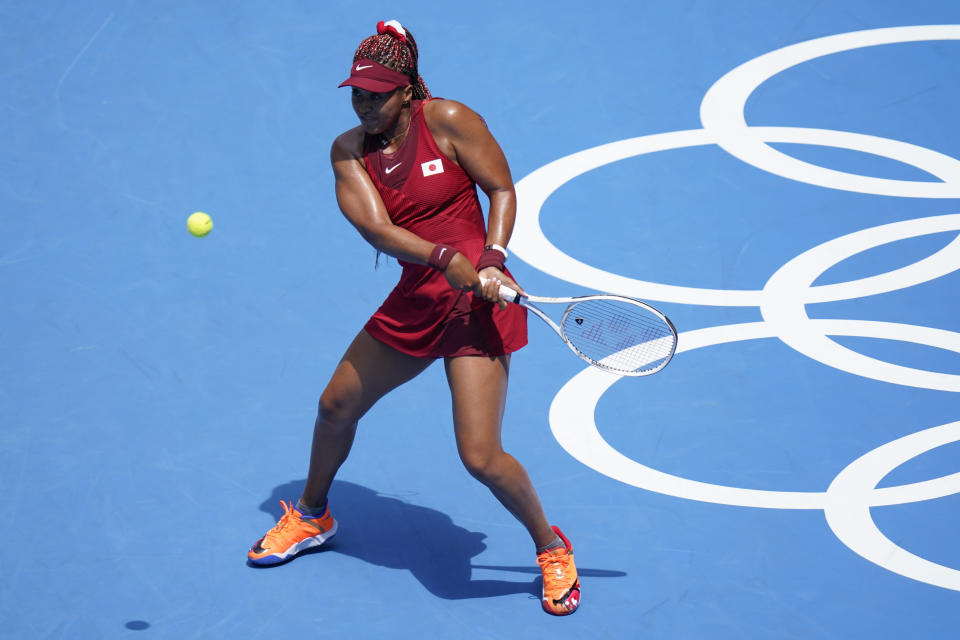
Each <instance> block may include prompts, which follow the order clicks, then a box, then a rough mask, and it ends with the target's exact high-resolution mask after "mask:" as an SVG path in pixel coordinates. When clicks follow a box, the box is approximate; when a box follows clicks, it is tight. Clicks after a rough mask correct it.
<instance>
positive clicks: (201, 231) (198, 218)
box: [187, 211, 213, 238]
mask: <svg viewBox="0 0 960 640" xmlns="http://www.w3.org/2000/svg"><path fill="white" fill-rule="evenodd" d="M187 229H188V230H189V231H190V233H192V234H193V235H195V236H197V237H198V238H202V237H203V236H205V235H207V234H208V233H210V230H211V229H213V220H211V219H210V216H208V215H207V214H205V213H203V212H202V211H197V212H196V213H194V214H193V215H191V216H190V217H189V218H187Z"/></svg>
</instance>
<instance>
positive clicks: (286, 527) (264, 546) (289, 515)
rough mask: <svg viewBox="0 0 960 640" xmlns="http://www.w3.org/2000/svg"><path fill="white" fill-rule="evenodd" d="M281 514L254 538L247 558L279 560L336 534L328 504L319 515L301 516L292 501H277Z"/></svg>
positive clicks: (256, 562) (286, 558)
mask: <svg viewBox="0 0 960 640" xmlns="http://www.w3.org/2000/svg"><path fill="white" fill-rule="evenodd" d="M280 505H281V506H282V507H283V517H281V518H280V522H278V523H277V524H276V525H275V526H274V527H273V529H270V531H267V535H265V536H263V537H262V538H260V539H259V540H257V541H256V542H255V543H254V545H253V547H251V548H250V551H248V552H247V558H248V559H249V560H250V562H252V563H254V564H264V565H269V564H279V563H281V562H284V561H286V560H289V559H290V558H292V557H293V556H295V555H297V554H298V553H300V552H301V551H304V550H305V549H310V548H312V547H319V546H320V545H321V544H323V543H324V542H326V541H327V540H329V539H330V538H332V537H333V536H335V535H336V534H337V521H336V520H334V519H333V516H331V515H330V507H329V506H328V507H327V508H326V509H325V510H324V512H323V515H322V516H320V517H319V518H309V517H304V516H303V514H301V513H300V512H299V511H297V510H296V509H294V508H293V503H292V502H284V501H283V500H281V501H280Z"/></svg>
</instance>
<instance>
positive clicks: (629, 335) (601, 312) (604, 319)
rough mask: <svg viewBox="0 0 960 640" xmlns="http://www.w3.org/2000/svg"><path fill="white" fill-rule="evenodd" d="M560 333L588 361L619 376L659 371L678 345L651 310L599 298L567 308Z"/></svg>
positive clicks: (667, 327) (664, 322) (665, 323)
mask: <svg viewBox="0 0 960 640" xmlns="http://www.w3.org/2000/svg"><path fill="white" fill-rule="evenodd" d="M563 332H564V337H565V338H566V340H567V341H568V342H569V343H570V345H571V346H573V347H574V348H575V349H576V350H577V351H578V352H579V353H580V354H581V355H582V356H583V357H585V358H586V359H588V360H589V361H590V362H592V363H594V364H596V365H599V366H601V367H603V368H605V369H609V370H611V371H617V372H622V373H639V372H647V371H653V370H656V369H659V368H660V367H662V366H663V365H664V364H666V361H667V360H669V359H670V358H671V357H672V356H673V352H674V349H675V348H676V342H677V336H676V332H675V331H674V330H673V328H672V327H671V326H670V325H669V324H668V323H667V322H666V321H665V320H664V319H663V318H661V317H660V316H659V315H657V314H656V313H654V312H653V311H651V310H649V309H647V308H645V307H643V306H641V305H637V304H633V303H630V302H627V301H624V300H608V299H602V298H601V299H594V300H584V301H581V302H577V303H574V304H572V305H570V307H568V308H567V312H566V314H565V317H564V320H563Z"/></svg>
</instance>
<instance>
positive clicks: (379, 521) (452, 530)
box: [260, 480, 627, 600]
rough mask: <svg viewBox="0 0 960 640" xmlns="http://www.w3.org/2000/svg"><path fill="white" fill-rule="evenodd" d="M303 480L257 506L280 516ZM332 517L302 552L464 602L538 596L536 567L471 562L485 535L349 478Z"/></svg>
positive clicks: (334, 498) (334, 491)
mask: <svg viewBox="0 0 960 640" xmlns="http://www.w3.org/2000/svg"><path fill="white" fill-rule="evenodd" d="M304 483H305V480H298V481H293V482H288V483H287V484H283V485H280V486H278V487H276V488H274V490H273V492H272V494H271V496H270V498H268V499H267V500H266V501H264V502H263V503H262V504H261V505H260V510H261V511H265V512H266V513H269V514H270V515H271V516H272V517H273V518H274V519H277V520H278V519H279V518H280V516H282V515H283V510H282V508H281V507H280V501H281V500H291V499H293V500H295V499H296V496H299V495H300V494H301V493H302V492H303V486H304ZM330 504H331V507H332V508H333V515H334V517H335V518H336V519H337V522H338V523H339V524H340V531H339V532H338V534H337V536H336V537H334V538H333V539H332V540H330V542H328V543H327V544H325V545H323V546H322V547H320V548H319V549H315V550H311V551H307V552H305V553H303V554H301V556H306V555H315V554H323V553H342V554H346V555H348V556H351V557H354V558H358V559H360V560H363V561H364V562H369V563H370V564H375V565H378V566H381V567H389V568H391V569H406V570H408V571H410V573H411V574H413V576H414V577H415V578H416V579H417V580H418V581H419V582H420V584H422V585H423V586H424V588H426V589H427V591H429V592H430V593H432V594H433V595H435V596H437V597H438V598H444V599H447V600H462V599H468V598H490V597H494V596H503V595H510V594H517V593H527V594H530V595H531V596H534V597H537V598H539V597H540V569H539V568H538V567H537V566H536V564H535V563H534V562H533V558H532V557H531V564H530V566H529V567H508V566H490V565H474V564H472V563H471V562H470V560H471V558H473V557H474V556H477V555H479V554H480V553H482V552H483V551H484V550H485V549H486V548H487V546H486V545H485V544H484V543H483V540H484V538H486V537H487V536H486V535H485V534H483V533H480V532H477V531H468V530H467V529H464V528H463V527H459V526H457V525H455V524H454V523H453V521H452V520H451V519H450V516H448V515H446V514H444V513H441V512H439V511H436V510H434V509H429V508H427V507H421V506H418V505H414V504H410V503H408V502H404V501H403V500H401V499H399V498H395V497H391V496H388V495H383V494H380V493H377V492H376V491H373V490H372V489H368V488H366V487H363V486H360V485H358V484H354V483H352V482H343V481H334V483H333V486H332V487H331V489H330ZM473 569H486V570H494V571H506V572H515V573H520V574H529V575H530V576H531V577H530V579H529V580H527V581H520V582H514V581H509V580H474V579H472V578H471V572H472V570H473ZM579 573H580V575H582V576H590V577H607V578H613V577H624V576H626V575H627V574H626V573H624V572H623V571H608V570H597V569H587V570H583V569H581V570H580V571H579Z"/></svg>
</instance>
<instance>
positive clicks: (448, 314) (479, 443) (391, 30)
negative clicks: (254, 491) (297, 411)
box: [248, 20, 580, 615]
mask: <svg viewBox="0 0 960 640" xmlns="http://www.w3.org/2000/svg"><path fill="white" fill-rule="evenodd" d="M417 60H418V51H417V44H416V41H415V40H414V38H413V35H412V34H411V33H410V32H409V31H407V30H406V29H404V27H403V26H402V25H401V24H400V23H399V22H396V21H393V20H391V21H389V22H381V23H379V24H378V25H377V34H376V35H373V36H370V37H369V38H366V39H365V40H364V41H363V42H361V43H360V46H359V47H358V49H357V51H356V53H355V54H354V56H353V64H352V65H351V67H350V77H349V78H348V79H347V80H346V81H344V82H343V83H342V84H341V85H340V86H341V87H343V86H347V87H350V88H351V91H352V101H353V109H354V111H355V112H356V114H357V116H358V117H359V118H360V126H358V127H355V128H353V129H351V130H349V131H347V132H346V133H344V134H342V135H341V136H339V137H338V138H337V139H336V141H335V142H334V143H333V148H332V150H331V154H330V155H331V161H332V164H333V171H334V175H335V178H336V194H337V202H338V203H339V205H340V209H341V210H342V211H343V214H344V216H346V218H347V220H349V221H350V223H351V224H353V226H354V227H356V229H357V231H359V232H360V235H362V236H363V238H364V239H365V240H366V241H367V242H369V243H370V244H371V245H373V246H374V247H375V248H376V249H377V251H378V252H383V253H386V254H388V255H390V256H393V257H395V258H397V259H398V260H399V262H400V264H401V265H402V267H403V271H402V273H401V275H400V281H399V283H398V284H397V286H396V287H395V288H394V289H393V291H392V292H391V293H390V295H389V296H388V297H387V299H386V301H384V303H383V305H382V306H381V307H380V308H379V310H377V312H376V313H374V314H373V316H372V317H371V318H370V320H369V321H368V322H367V324H366V325H365V326H364V328H363V330H362V331H360V333H359V334H358V335H357V337H356V338H355V339H354V341H353V343H352V344H351V345H350V346H349V347H348V348H347V351H346V353H345V354H344V356H343V359H342V360H341V361H340V363H339V364H338V365H337V367H336V369H335V371H334V372H333V376H332V378H331V380H330V382H329V384H328V385H327V387H326V389H325V390H324V391H323V394H322V395H321V397H320V403H319V410H318V414H317V420H316V424H315V426H314V432H313V446H312V449H311V456H310V468H309V473H308V476H307V482H306V486H305V487H304V491H303V495H302V496H300V499H299V500H298V502H297V504H296V505H293V504H290V503H283V508H284V515H283V517H281V518H280V521H279V522H278V523H277V524H276V526H274V527H273V528H272V529H270V531H268V532H267V534H266V535H265V536H263V537H262V538H260V539H259V540H258V541H257V542H256V543H255V544H254V545H253V547H252V548H251V549H250V551H249V553H248V558H249V560H250V562H252V563H255V564H260V565H269V564H277V563H280V562H284V561H286V560H288V559H290V558H292V557H293V556H295V555H296V554H297V553H299V552H301V551H303V550H305V549H308V548H311V547H316V546H319V545H321V544H323V542H324V541H326V540H328V539H330V538H331V537H332V536H333V535H335V534H336V531H337V523H336V521H335V520H334V518H333V516H332V515H331V513H330V507H329V506H328V504H327V491H328V490H329V489H330V485H331V483H332V482H333V478H334V475H335V474H336V472H337V470H338V469H339V468H340V465H341V464H343V462H344V460H346V458H347V455H348V453H349V452H350V447H351V445H352V444H353V439H354V435H355V433H356V429H357V421H358V420H359V419H360V418H361V417H362V416H363V415H364V414H365V413H366V412H367V410H368V409H370V407H372V406H373V404H374V403H375V402H376V401H377V400H379V399H380V398H381V397H382V396H383V395H384V394H386V393H387V392H389V391H390V390H392V389H394V388H396V387H398V386H399V385H401V384H403V383H405V382H407V381H409V380H411V379H412V378H414V377H415V376H417V375H418V374H419V373H420V372H422V371H423V370H424V369H426V368H427V367H428V366H429V365H430V364H431V363H432V362H433V361H434V360H436V359H438V358H443V361H444V367H445V370H446V375H447V381H448V383H449V387H450V393H451V395H452V398H453V428H454V433H455V436H456V442H457V449H458V452H459V454H460V459H461V460H462V461H463V464H464V466H465V467H466V469H467V471H469V473H470V474H471V475H472V476H474V477H475V478H476V479H478V480H479V481H480V482H482V483H483V484H484V485H486V486H487V487H488V488H489V489H490V491H491V492H492V493H493V495H494V496H496V498H497V499H498V500H499V501H500V502H501V503H502V504H503V506H504V507H506V508H507V510H508V511H510V513H512V514H513V515H514V516H515V517H516V518H517V519H518V520H519V521H520V522H521V523H522V524H523V525H524V526H525V527H526V529H527V531H528V532H529V533H530V536H531V538H532V539H533V543H534V545H535V546H536V552H537V563H538V564H539V565H540V567H541V569H542V572H543V599H542V604H543V608H544V609H545V610H546V611H547V612H548V613H552V614H556V615H566V614H569V613H572V612H573V611H575V610H576V609H577V607H578V606H579V603H580V582H579V580H578V578H577V570H576V567H575V565H574V561H573V547H572V546H571V544H570V541H569V540H568V539H567V538H566V537H565V536H564V535H563V533H562V532H561V531H560V529H559V528H557V527H555V526H554V527H551V526H550V524H549V523H548V521H547V518H546V516H545V515H544V512H543V508H542V507H541V504H540V499H539V497H538V496H537V492H536V490H535V489H534V488H533V485H532V484H531V482H530V478H529V476H528V475H527V472H526V471H525V470H524V468H523V467H522V466H521V465H520V463H519V462H517V460H516V459H514V458H513V456H511V455H510V454H508V453H506V452H504V450H503V448H502V444H501V438H500V432H501V422H502V418H503V412H504V405H505V402H506V395H507V377H508V371H509V368H510V354H511V353H512V352H514V351H516V350H517V349H520V348H521V347H523V346H524V345H525V344H526V343H527V327H526V310H525V309H523V308H522V307H520V306H519V305H507V303H506V302H504V301H503V300H501V299H500V296H499V286H500V284H501V283H502V284H506V285H507V286H509V287H511V288H514V289H516V290H518V291H522V289H521V288H520V287H519V286H518V285H517V283H516V282H515V281H514V280H513V278H512V277H511V275H510V272H509V271H508V270H507V269H506V267H505V266H504V265H505V261H506V259H507V251H506V250H505V249H504V247H505V246H506V245H507V242H508V241H509V239H510V234H511V233H512V231H513V224H514V217H515V214H516V194H515V192H514V188H513V179H512V177H511V175H510V168H509V167H508V165H507V161H506V159H505V158H504V155H503V152H502V151H501V149H500V146H499V145H498V144H497V141H496V140H495V139H494V138H493V136H492V135H491V134H490V131H489V130H488V129H487V127H486V124H485V123H484V121H483V119H482V118H481V117H480V116H478V115H477V114H476V113H474V112H473V111H472V110H470V109H469V108H468V107H466V106H464V105H463V104H460V103H459V102H455V101H452V100H443V99H438V98H432V97H431V95H430V92H429V91H428V90H427V87H426V85H425V84H424V82H423V79H422V78H421V77H420V75H419V73H418V71H417ZM477 186H479V187H480V188H481V189H483V191H484V193H485V194H486V195H487V196H488V197H489V200H490V208H489V215H488V223H489V224H488V225H486V226H485V224H484V218H483V211H482V209H481V206H480V201H479V198H478V195H477ZM481 278H483V280H484V281H485V284H482V283H481Z"/></svg>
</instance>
